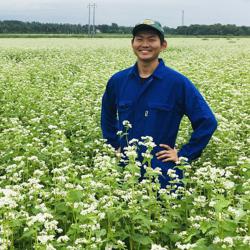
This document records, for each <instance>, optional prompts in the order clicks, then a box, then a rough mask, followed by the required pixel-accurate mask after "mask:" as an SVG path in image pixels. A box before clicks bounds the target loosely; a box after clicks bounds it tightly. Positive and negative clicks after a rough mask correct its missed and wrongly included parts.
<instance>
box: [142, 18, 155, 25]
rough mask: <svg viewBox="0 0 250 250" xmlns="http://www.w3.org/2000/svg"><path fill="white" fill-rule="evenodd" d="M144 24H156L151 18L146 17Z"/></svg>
mask: <svg viewBox="0 0 250 250" xmlns="http://www.w3.org/2000/svg"><path fill="white" fill-rule="evenodd" d="M142 24H148V25H151V24H154V21H152V20H150V19H145V20H144V21H143V22H142Z"/></svg>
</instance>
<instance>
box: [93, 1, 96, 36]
mask: <svg viewBox="0 0 250 250" xmlns="http://www.w3.org/2000/svg"><path fill="white" fill-rule="evenodd" d="M95 7H96V4H95V3H94V4H93V35H95Z"/></svg>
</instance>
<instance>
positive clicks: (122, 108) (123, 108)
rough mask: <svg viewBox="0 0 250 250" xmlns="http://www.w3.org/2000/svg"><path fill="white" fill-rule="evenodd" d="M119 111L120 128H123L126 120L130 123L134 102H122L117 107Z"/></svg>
mask: <svg viewBox="0 0 250 250" xmlns="http://www.w3.org/2000/svg"><path fill="white" fill-rule="evenodd" d="M117 111H118V121H119V124H120V125H119V127H120V128H121V127H122V126H121V124H122V122H123V121H124V120H128V121H130V116H131V112H132V101H124V102H120V103H119V104H118V107H117Z"/></svg>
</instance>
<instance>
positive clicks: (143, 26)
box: [132, 24, 164, 36]
mask: <svg viewBox="0 0 250 250" xmlns="http://www.w3.org/2000/svg"><path fill="white" fill-rule="evenodd" d="M144 30H153V31H155V32H157V33H158V34H159V35H160V36H164V35H163V34H162V33H161V32H160V31H159V30H158V29H156V28H155V27H153V26H151V25H148V24H139V25H137V26H135V27H134V28H133V30H132V34H133V36H135V35H136V34H137V33H138V32H140V31H144Z"/></svg>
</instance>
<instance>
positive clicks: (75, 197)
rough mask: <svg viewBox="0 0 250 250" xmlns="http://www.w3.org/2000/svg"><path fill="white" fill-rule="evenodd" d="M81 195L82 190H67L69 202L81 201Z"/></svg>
mask: <svg viewBox="0 0 250 250" xmlns="http://www.w3.org/2000/svg"><path fill="white" fill-rule="evenodd" d="M82 197H83V191H80V190H70V191H69V192H68V199H69V201H71V202H76V201H81V200H82Z"/></svg>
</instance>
